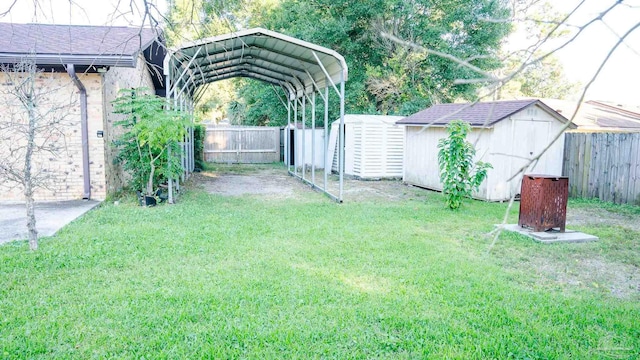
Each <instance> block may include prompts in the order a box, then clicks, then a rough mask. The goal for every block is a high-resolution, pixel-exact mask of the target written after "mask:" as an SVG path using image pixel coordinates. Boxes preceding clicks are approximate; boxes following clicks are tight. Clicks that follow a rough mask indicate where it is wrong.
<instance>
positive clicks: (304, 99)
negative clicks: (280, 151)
mask: <svg viewBox="0 0 640 360" xmlns="http://www.w3.org/2000/svg"><path fill="white" fill-rule="evenodd" d="M306 138H307V95H306V94H302V180H305V178H304V177H305V175H306V174H307V169H306V165H307V156H306V154H305V152H306V150H307V147H306V145H305V140H306Z"/></svg>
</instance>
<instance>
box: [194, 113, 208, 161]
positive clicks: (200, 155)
mask: <svg viewBox="0 0 640 360" xmlns="http://www.w3.org/2000/svg"><path fill="white" fill-rule="evenodd" d="M206 135H207V127H206V126H205V125H203V124H198V125H196V126H194V127H193V144H194V150H193V152H194V158H195V166H196V167H197V168H200V169H204V139H205V137H206Z"/></svg>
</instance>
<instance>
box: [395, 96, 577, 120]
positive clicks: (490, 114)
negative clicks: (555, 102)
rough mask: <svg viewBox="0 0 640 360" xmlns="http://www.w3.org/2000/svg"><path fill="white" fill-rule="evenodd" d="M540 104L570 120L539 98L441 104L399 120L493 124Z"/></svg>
mask: <svg viewBox="0 0 640 360" xmlns="http://www.w3.org/2000/svg"><path fill="white" fill-rule="evenodd" d="M533 104H538V105H540V106H541V107H542V108H544V109H545V110H546V111H548V112H550V113H552V114H553V115H554V116H557V117H558V118H559V119H560V120H561V121H563V122H566V121H568V120H567V119H565V118H564V117H563V116H562V115H560V114H558V113H557V112H555V111H553V109H551V108H549V107H548V106H546V105H545V104H543V103H542V102H541V101H539V100H535V99H534V100H531V99H529V100H511V101H493V102H479V103H476V104H473V105H472V104H468V103H467V104H439V105H434V106H432V107H430V108H427V109H425V110H422V111H420V112H417V113H415V114H413V115H411V116H407V117H406V118H404V119H402V120H400V121H398V122H397V124H401V125H402V124H404V125H447V124H449V122H451V121H452V120H464V121H466V122H468V123H469V124H471V126H476V127H482V126H491V125H493V124H495V123H497V122H498V121H501V120H503V119H506V118H508V117H509V116H511V115H513V114H515V113H517V112H518V111H520V110H522V109H524V108H526V107H528V106H530V105H533Z"/></svg>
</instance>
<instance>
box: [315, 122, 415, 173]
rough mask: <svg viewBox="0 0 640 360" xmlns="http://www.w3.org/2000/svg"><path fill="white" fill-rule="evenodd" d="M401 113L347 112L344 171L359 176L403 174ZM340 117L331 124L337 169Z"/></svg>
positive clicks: (334, 167)
mask: <svg viewBox="0 0 640 360" xmlns="http://www.w3.org/2000/svg"><path fill="white" fill-rule="evenodd" d="M401 119H402V117H401V116H386V115H345V116H344V126H345V143H344V144H345V148H344V149H345V163H344V167H345V168H344V173H345V175H349V176H353V177H355V178H359V179H379V178H398V179H399V178H401V177H402V164H403V160H402V157H403V153H404V127H402V126H398V125H396V122H397V121H398V120H401ZM339 124H340V122H339V121H338V120H336V121H334V122H333V123H332V124H331V134H330V136H329V156H328V157H327V158H328V159H333V164H332V170H333V171H337V170H338V156H337V149H338V126H339Z"/></svg>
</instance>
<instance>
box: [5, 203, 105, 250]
mask: <svg viewBox="0 0 640 360" xmlns="http://www.w3.org/2000/svg"><path fill="white" fill-rule="evenodd" d="M99 204H100V201H95V200H72V201H59V202H42V203H36V207H35V212H36V228H37V229H38V236H39V237H42V236H53V235H54V234H55V233H56V232H58V230H60V229H61V228H62V227H64V226H65V225H67V224H68V223H70V222H71V221H73V220H75V219H77V218H78V217H80V216H82V215H83V214H84V213H86V212H87V211H89V210H91V209H93V208H94V207H96V206H98V205H99ZM27 236H28V233H27V210H26V208H25V205H24V204H20V203H4V204H3V203H0V244H4V243H6V242H9V241H13V240H24V239H26V238H27Z"/></svg>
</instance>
